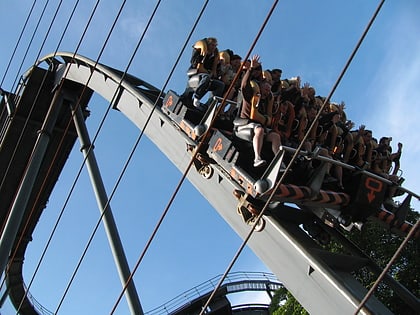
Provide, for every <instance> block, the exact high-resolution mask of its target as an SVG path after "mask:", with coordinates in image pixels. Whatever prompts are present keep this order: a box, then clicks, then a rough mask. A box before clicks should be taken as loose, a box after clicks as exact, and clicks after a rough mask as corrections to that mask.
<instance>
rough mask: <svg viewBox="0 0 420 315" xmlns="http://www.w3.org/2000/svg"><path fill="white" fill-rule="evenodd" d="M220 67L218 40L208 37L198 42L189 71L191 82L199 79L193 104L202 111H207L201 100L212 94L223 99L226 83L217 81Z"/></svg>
mask: <svg viewBox="0 0 420 315" xmlns="http://www.w3.org/2000/svg"><path fill="white" fill-rule="evenodd" d="M218 65H219V51H218V49H217V39H216V38H214V37H207V38H204V39H202V40H199V41H197V42H196V43H195V44H194V46H193V52H192V56H191V65H190V68H189V70H188V76H189V81H190V80H191V79H195V78H196V79H198V80H199V83H198V86H197V87H196V88H195V92H194V95H193V104H194V106H195V107H196V108H198V109H200V110H206V109H207V108H206V107H203V106H202V105H201V103H200V100H201V98H202V97H203V96H204V95H205V94H206V93H207V92H212V93H213V95H214V96H219V97H221V96H222V95H223V91H224V87H225V85H224V83H223V82H222V81H220V80H217V76H218V73H217V67H218Z"/></svg>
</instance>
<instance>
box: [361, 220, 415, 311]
mask: <svg viewBox="0 0 420 315" xmlns="http://www.w3.org/2000/svg"><path fill="white" fill-rule="evenodd" d="M419 227H420V220H417V222H416V224H415V225H414V226H413V228H412V229H411V230H410V232H408V234H407V236H406V237H405V238H404V240H403V241H402V242H401V244H400V246H399V247H398V248H397V250H396V251H395V253H394V255H392V257H391V259H390V260H389V262H388V263H387V265H386V266H385V268H384V269H383V270H382V272H381V274H380V275H379V276H378V278H377V279H376V281H375V283H374V284H373V285H372V287H371V288H370V289H369V291H368V292H367V293H366V295H365V297H364V298H363V299H362V301H361V302H360V304H359V306H358V307H357V309H356V311H355V312H354V315H357V314H359V312H360V310H361V309H362V308H363V306H364V305H365V304H366V302H367V300H369V298H370V297H371V296H372V294H373V293H374V292H375V290H376V288H377V287H378V285H379V283H380V282H381V281H382V279H383V278H384V277H385V275H386V273H387V272H388V270H389V269H390V268H391V266H392V264H393V263H394V262H395V261H396V260H397V258H398V256H399V255H400V253H401V251H402V250H403V249H404V247H405V245H406V244H407V243H408V241H409V240H410V238H411V237H412V236H413V235H414V233H416V232H417V229H418V228H419Z"/></svg>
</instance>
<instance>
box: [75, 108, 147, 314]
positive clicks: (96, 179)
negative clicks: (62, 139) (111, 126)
mask: <svg viewBox="0 0 420 315" xmlns="http://www.w3.org/2000/svg"><path fill="white" fill-rule="evenodd" d="M73 111H74V112H75V115H74V116H73V117H74V119H73V120H74V124H75V126H76V130H77V135H78V136H79V141H80V144H81V150H82V152H83V156H84V157H85V159H86V165H87V169H88V172H89V176H90V179H91V182H92V187H93V190H94V192H95V196H96V201H97V203H98V207H99V210H100V212H101V215H103V216H102V220H103V223H104V226H105V230H106V233H107V236H108V241H109V244H110V246H111V250H112V254H113V256H114V260H115V264H116V265H117V269H118V273H119V276H120V280H121V283H122V285H123V288H125V286H126V285H127V289H126V291H125V295H126V299H127V302H128V305H129V307H130V310H131V314H133V315H143V310H142V307H141V304H140V299H139V297H138V294H137V291H136V287H135V285H134V281H133V280H132V279H130V274H131V272H130V268H129V266H128V263H127V259H126V256H125V253H124V249H123V246H122V243H121V239H120V236H119V234H118V229H117V226H116V224H115V220H114V217H113V215H112V212H111V207H110V205H109V202H108V197H107V194H106V191H105V187H104V184H103V181H102V178H101V175H100V171H99V167H98V163H97V162H96V158H95V154H94V152H93V146H92V144H91V142H90V139H89V134H88V131H87V128H86V125H85V120H84V117H83V113H82V110H81V108H80V106H77V108H76V110H74V109H73ZM129 279H130V280H129ZM128 281H129V282H128Z"/></svg>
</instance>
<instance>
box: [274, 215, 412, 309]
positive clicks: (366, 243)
mask: <svg viewBox="0 0 420 315" xmlns="http://www.w3.org/2000/svg"><path fill="white" fill-rule="evenodd" d="M419 218H420V214H419V213H418V212H415V211H410V212H409V214H408V216H407V221H408V222H413V223H415V222H417V221H418V220H419ZM346 236H347V238H348V239H349V240H351V241H352V242H353V243H354V244H356V245H357V246H358V247H359V248H360V249H361V250H362V251H363V252H364V253H365V254H366V255H367V256H369V257H370V258H371V259H372V260H373V261H374V262H375V263H376V264H377V265H378V266H379V267H380V268H385V267H386V265H387V264H388V262H389V261H390V259H391V258H392V256H393V255H394V253H395V252H396V251H397V249H398V247H399V246H400V245H401V243H402V242H403V240H404V237H400V236H397V235H395V234H393V233H390V231H389V230H387V229H385V228H384V227H383V226H380V225H379V224H376V223H374V222H367V223H366V224H365V225H364V227H363V229H362V231H361V232H357V231H352V232H349V233H346ZM325 249H327V250H329V251H331V252H335V253H345V254H350V253H349V252H348V251H347V250H346V249H345V248H344V247H343V246H342V245H341V244H340V243H338V242H334V241H332V242H331V243H330V244H329V245H328V246H325ZM419 266H420V241H419V240H418V239H414V240H413V239H412V240H410V241H409V242H408V243H407V245H406V246H405V248H404V249H403V250H402V251H401V253H400V255H399V256H398V258H397V259H396V261H395V262H394V264H393V265H392V266H391V268H390V270H389V274H390V275H391V276H392V277H393V278H394V279H395V280H397V281H398V282H400V283H401V284H402V285H403V286H405V287H406V288H407V289H408V290H409V291H410V292H411V293H412V294H413V295H415V296H416V297H419V296H420V272H419ZM354 275H355V277H356V278H357V279H358V280H359V281H360V282H361V283H362V284H363V285H364V286H365V287H366V288H368V289H369V288H371V287H372V285H373V284H374V283H375V281H376V280H377V278H378V276H379V275H378V274H374V273H373V272H372V271H371V270H369V269H368V268H361V269H360V270H357V272H355V273H354ZM374 295H375V296H376V297H377V298H378V299H379V300H380V301H381V302H382V303H383V304H384V305H385V306H386V307H388V308H389V310H391V311H392V312H393V313H394V314H395V315H406V314H413V309H412V308H410V307H409V306H408V305H407V303H405V302H404V301H403V300H402V299H401V298H400V297H399V296H398V295H397V294H396V293H395V292H393V290H392V289H391V288H390V287H389V286H388V285H387V284H386V283H385V282H384V281H382V282H381V283H380V285H379V286H378V287H377V289H376V291H375V293H374ZM270 314H272V315H306V314H308V313H307V312H306V311H305V309H304V308H303V307H302V306H301V305H300V304H299V302H298V301H297V300H296V299H295V298H294V297H293V296H292V295H291V293H290V292H288V291H287V289H286V288H281V289H280V290H278V291H277V292H276V294H275V295H274V298H273V300H272V303H271V306H270Z"/></svg>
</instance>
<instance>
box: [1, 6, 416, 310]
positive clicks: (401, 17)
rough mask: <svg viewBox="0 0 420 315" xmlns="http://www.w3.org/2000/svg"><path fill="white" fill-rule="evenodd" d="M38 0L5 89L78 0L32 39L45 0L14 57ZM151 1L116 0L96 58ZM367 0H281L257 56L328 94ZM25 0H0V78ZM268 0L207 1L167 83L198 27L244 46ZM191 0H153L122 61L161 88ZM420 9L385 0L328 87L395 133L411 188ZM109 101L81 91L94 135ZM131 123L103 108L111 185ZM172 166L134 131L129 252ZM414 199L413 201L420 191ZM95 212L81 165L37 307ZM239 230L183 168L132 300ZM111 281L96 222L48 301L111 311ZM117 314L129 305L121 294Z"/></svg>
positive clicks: (71, 35)
mask: <svg viewBox="0 0 420 315" xmlns="http://www.w3.org/2000/svg"><path fill="white" fill-rule="evenodd" d="M44 2H45V1H37V4H36V6H35V9H34V13H33V15H32V18H31V20H30V21H29V23H28V26H27V29H26V32H25V33H24V34H23V37H22V40H21V43H20V46H19V47H18V50H17V52H16V55H15V59H13V61H12V64H11V66H10V69H9V71H8V73H7V75H6V77H5V80H4V82H3V85H2V88H3V89H5V90H10V89H11V88H12V86H13V82H14V81H15V78H16V76H18V75H21V74H22V73H23V72H24V71H26V70H27V69H28V68H29V67H30V66H31V65H32V64H33V63H34V62H35V60H36V58H37V57H38V56H39V57H42V56H44V55H46V54H49V53H53V52H54V51H55V50H56V48H57V43H58V40H59V38H60V36H61V34H62V32H63V27H64V26H65V23H66V22H67V19H68V16H69V13H70V12H71V10H72V8H73V5H74V2H75V1H64V3H63V8H62V9H61V10H60V11H59V13H58V17H57V20H56V22H55V23H54V26H53V28H52V30H51V32H50V35H49V37H48V38H47V40H46V42H45V45H44V47H43V48H42V50H41V52H40V49H41V43H42V41H43V39H44V36H45V33H46V31H47V28H48V27H49V24H50V21H51V18H52V14H53V13H54V11H55V9H56V6H57V3H58V2H59V1H50V2H51V3H50V4H49V6H48V7H47V10H46V13H45V17H44V19H43V20H42V22H41V24H40V26H39V29H38V31H37V33H36V35H35V37H34V40H33V43H32V45H31V47H30V49H29V50H28V53H27V55H26V58H25V59H23V58H24V55H25V51H26V49H27V47H28V44H29V41H30V39H31V36H32V33H33V31H34V28H35V26H36V23H37V21H38V17H39V15H40V13H41V10H42V8H43V6H44ZM80 2H81V3H80V7H79V8H78V9H77V11H76V13H75V16H74V18H73V20H72V22H71V24H70V27H69V31H67V33H66V34H65V37H64V41H63V42H62V44H61V45H60V47H59V48H58V50H59V51H70V52H73V51H74V50H75V49H76V45H77V43H78V41H79V38H80V36H81V34H82V31H83V29H84V27H85V25H86V23H87V19H88V17H89V15H90V12H91V10H92V8H93V5H94V2H95V1H93V0H89V1H80ZM155 2H156V1H128V2H127V4H126V6H125V8H124V10H123V12H122V15H121V17H120V19H119V21H118V23H117V25H116V29H115V31H114V33H113V34H112V35H111V38H110V40H109V43H108V45H107V46H106V48H105V50H104V53H103V55H102V57H101V59H100V62H101V63H103V64H106V65H109V66H111V67H114V68H118V69H121V70H124V69H125V68H126V66H127V63H128V61H129V59H130V57H131V55H132V53H133V51H134V48H135V46H136V44H137V42H138V39H139V37H140V36H141V34H142V33H143V29H144V27H145V25H146V23H147V21H148V18H149V15H150V14H151V13H152V10H153V8H154V6H155ZM378 3H379V1H366V0H353V1H336V0H321V1H312V0H298V1H290V0H283V1H279V3H278V5H277V8H276V10H275V12H274V14H273V16H272V18H271V20H270V21H269V23H268V24H267V26H266V29H265V31H264V33H263V34H262V36H261V38H260V41H259V42H258V44H257V46H256V48H255V50H254V51H253V53H258V54H259V55H260V56H261V61H262V65H263V67H264V68H265V69H271V68H281V69H283V77H286V78H287V77H293V76H297V75H300V76H301V78H302V81H303V82H310V83H311V85H313V86H314V87H315V88H316V90H317V94H319V95H324V96H326V95H328V93H329V92H330V90H331V88H332V86H333V84H334V83H335V81H336V79H337V77H338V75H339V73H340V72H341V70H342V68H343V66H344V65H345V63H346V61H347V59H348V57H349V56H350V54H351V52H352V50H353V49H354V47H355V45H356V43H357V41H358V40H359V38H360V36H361V34H362V32H363V31H364V29H365V27H366V25H367V23H368V21H369V19H370V18H371V16H372V14H373V12H374V11H375V9H376V7H377V5H378ZM31 5H32V1H27V0H26V1H23V0H16V1H13V2H12V1H8V2H7V4H6V1H4V0H3V1H2V3H1V12H2V17H1V19H0V29H1V30H2V44H1V45H0V57H1V61H0V77H1V78H3V76H4V74H5V71H6V66H7V64H8V62H9V60H10V57H11V55H12V52H13V49H14V47H15V44H16V42H17V39H18V36H19V34H20V32H21V29H22V27H23V24H24V22H25V19H26V17H27V14H28V12H29V8H30V6H31ZM271 5H272V2H271V1H255V0H254V1H250V0H241V1H226V0H225V1H221V0H214V1H210V3H209V5H208V7H207V10H206V11H205V13H204V15H203V17H202V19H201V21H200V22H199V24H198V26H197V29H196V31H195V33H194V35H193V37H192V39H191V40H190V43H189V44H188V48H187V50H186V51H185V53H184V55H183V57H182V60H181V62H180V64H179V66H178V67H177V69H176V71H175V74H174V76H173V78H172V79H171V81H170V83H169V85H168V87H167V89H166V90H168V89H173V90H176V91H178V92H182V91H183V89H184V87H185V79H186V76H185V70H186V68H187V67H188V60H189V57H190V54H191V45H192V44H193V43H194V42H195V41H196V40H198V39H201V38H203V37H206V36H214V37H217V38H218V41H219V49H220V50H222V49H227V48H229V49H232V50H233V51H235V52H236V53H238V54H239V55H241V56H245V54H246V53H247V52H248V50H249V47H250V45H251V43H252V42H253V40H254V37H255V36H256V34H257V32H258V30H259V28H260V26H261V24H262V22H263V20H264V18H265V16H266V15H267V13H268V11H269V9H270V7H271ZM201 6H202V1H192V0H190V1H186V0H178V1H162V4H161V6H160V8H159V9H158V11H157V13H156V16H155V19H154V20H153V21H152V24H151V27H150V29H149V31H148V32H147V34H146V36H145V39H144V41H143V43H142V44H141V46H140V49H139V51H138V53H137V55H136V57H135V59H134V62H133V64H132V65H131V67H130V69H129V71H128V72H129V73H131V74H133V75H135V76H138V77H140V78H142V79H144V80H146V81H148V82H149V83H151V84H153V85H155V86H156V87H158V88H161V87H162V86H163V84H164V83H165V81H166V79H167V76H168V73H169V71H170V69H171V68H172V66H173V64H174V62H175V60H176V58H177V56H178V52H179V49H180V48H181V47H182V45H183V43H184V41H185V39H186V37H187V35H188V33H189V31H190V28H191V27H192V25H193V23H194V21H195V19H196V17H197V15H198V12H199V10H200V8H201ZM119 7H120V1H111V0H106V1H101V3H100V4H99V8H98V12H97V14H96V15H95V16H94V18H93V21H92V25H91V27H90V28H89V29H88V31H87V34H86V36H85V38H84V40H83V42H82V45H81V48H80V50H79V54H81V55H84V56H86V57H89V58H91V59H93V60H96V59H97V58H98V54H99V51H100V50H101V48H102V45H103V42H104V40H105V38H106V37H107V35H108V32H109V28H110V27H111V25H112V23H113V21H114V19H115V16H116V14H117V12H118V10H119ZM419 16H420V3H419V2H418V1H417V0H405V1H398V0H388V1H386V2H385V4H384V6H383V8H382V10H381V12H380V14H379V16H378V18H377V20H376V21H375V23H374V24H373V27H372V29H371V30H370V32H369V34H368V36H367V37H366V39H365V41H364V42H363V44H362V46H361V48H360V50H359V52H358V53H357V55H356V57H355V59H354V61H353V63H352V64H351V65H350V68H349V70H348V71H347V74H346V75H345V77H344V79H343V80H342V82H341V84H340V86H339V87H338V89H337V91H336V93H335V94H334V95H333V97H332V100H333V101H336V102H341V101H344V102H345V103H346V113H347V116H348V117H349V119H351V120H353V121H355V122H356V124H357V125H360V124H365V125H366V126H367V127H368V128H369V129H372V130H373V133H374V136H375V137H377V138H380V137H382V136H392V137H393V139H394V141H393V143H392V145H393V147H394V148H396V144H397V142H402V143H403V144H404V148H403V156H402V161H401V168H402V169H403V170H404V177H405V178H406V181H405V187H407V188H408V189H411V190H413V191H415V192H417V193H419V191H420V189H419V187H420V182H419V179H418V178H419V175H420V173H419V167H418V164H417V158H418V156H419V154H420V142H419V139H420V132H419V129H418V122H419V121H420V111H419V108H420V105H419V100H420V89H419V86H420V41H419V40H418V34H419V31H420V20H419V19H418V17H419ZM22 62H23V66H22V67H21V69H19V68H20V66H21V63H22ZM107 106H108V103H107V102H105V101H104V100H103V99H101V98H100V97H98V96H95V97H93V98H92V100H91V102H90V109H91V111H92V115H91V117H90V118H89V120H88V128H89V130H90V132H91V136H92V137H93V135H94V134H95V132H96V130H97V127H98V124H99V121H100V120H101V119H102V116H103V114H104V111H105V109H106V108H107ZM138 134H139V130H138V129H137V128H135V127H134V126H133V125H132V124H131V123H130V122H129V121H128V119H126V118H125V117H123V116H122V115H121V114H120V113H117V112H115V113H114V112H113V113H111V114H110V115H109V117H108V118H107V120H106V123H105V125H104V127H103V130H102V132H101V133H100V135H99V137H98V139H97V142H96V144H95V153H96V156H97V160H98V163H99V166H100V168H101V171H102V175H103V177H104V181H105V185H106V188H107V191H108V192H111V190H112V189H113V188H114V185H115V181H116V179H117V177H118V176H119V174H120V172H121V170H122V167H123V165H124V163H125V161H126V159H127V157H128V154H129V152H130V150H131V148H132V146H133V144H134V141H135V139H136V138H137V136H138ZM82 160H83V157H82V155H81V153H80V152H79V150H78V144H77V145H76V147H75V149H74V150H73V153H72V155H71V158H70V159H69V161H68V163H67V165H66V168H65V170H64V171H63V173H62V175H61V177H60V179H59V181H58V183H57V185H56V187H55V190H54V192H53V195H52V196H51V199H50V202H49V204H48V206H47V208H46V210H45V212H44V214H43V216H42V217H41V220H40V222H39V224H38V226H37V229H36V231H35V234H34V240H33V241H32V242H31V243H30V245H29V247H28V250H27V256H26V260H25V264H24V272H25V279H26V280H27V282H29V280H30V279H31V277H32V273H33V270H34V268H35V266H36V264H37V262H38V260H39V255H40V253H41V251H42V250H43V247H44V246H45V243H46V240H47V238H48V237H49V235H50V233H51V229H52V226H53V224H54V223H55V220H56V219H57V215H58V213H59V212H60V211H61V209H62V207H63V205H64V200H65V198H66V197H67V194H68V192H69V188H70V187H71V185H72V182H73V180H74V178H75V176H76V172H77V171H78V169H79V167H80V165H81V163H82ZM180 177H181V173H180V172H179V171H178V170H177V169H175V167H174V166H173V165H171V163H170V162H169V161H168V160H167V159H166V157H165V156H164V155H163V154H161V153H160V151H159V150H158V149H157V148H156V147H155V146H154V145H153V144H151V143H150V141H148V140H147V139H146V138H144V139H143V140H142V141H141V143H140V146H139V147H138V149H137V151H136V153H135V156H134V158H133V160H132V162H131V163H130V166H129V168H128V170H127V172H126V174H125V175H124V177H123V180H122V182H121V183H120V185H119V187H118V189H117V191H116V193H115V196H114V197H113V200H112V201H111V207H112V209H113V213H114V217H115V219H116V222H117V225H118V228H119V232H120V236H121V239H122V241H123V244H124V247H125V250H126V254H127V257H128V260H129V263H130V265H131V266H133V265H134V264H135V262H136V261H137V259H138V257H139V255H140V253H141V252H142V250H143V247H144V245H145V243H146V241H147V239H148V238H149V236H150V233H151V231H152V230H153V228H154V226H155V224H156V222H157V219H158V218H159V216H160V215H161V213H162V211H163V209H164V207H165V205H166V204H167V202H168V198H169V197H170V196H171V195H172V193H173V190H174V188H175V186H176V184H177V183H178V181H179V179H180ZM412 205H413V206H414V207H415V208H416V209H417V210H419V203H418V202H413V204H412ZM232 211H236V210H235V209H232ZM98 217H99V211H98V208H97V205H96V201H95V197H94V194H93V191H92V189H91V185H90V181H89V178H88V175H87V172H86V171H84V172H83V175H82V178H81V179H80V182H79V183H78V185H77V187H76V189H75V191H74V193H73V195H72V197H71V199H70V202H69V204H68V206H67V208H66V210H65V212H64V216H63V218H62V221H61V222H60V224H59V226H58V229H57V232H56V235H55V237H54V239H53V242H52V244H51V246H50V248H49V250H48V252H47V254H46V257H45V260H44V262H43V264H42V266H41V268H40V270H39V272H38V274H37V275H36V277H35V281H34V284H33V285H32V287H31V290H30V291H31V293H32V294H33V295H34V296H35V298H37V299H38V300H39V302H40V303H41V304H42V305H44V306H45V307H46V308H47V309H50V310H52V311H53V310H55V308H56V306H57V303H58V301H59V300H60V299H61V296H62V295H63V292H64V289H65V287H66V285H67V283H68V281H69V277H70V275H71V274H72V273H73V270H74V269H75V266H76V263H77V262H78V260H79V257H80V255H81V253H82V251H83V249H84V247H85V246H86V243H87V240H88V238H89V236H90V234H91V231H92V229H93V227H94V226H95V224H96V222H97V220H98ZM241 242H242V241H241V240H240V239H239V237H238V236H237V235H236V234H235V233H234V232H233V230H232V229H231V228H230V227H229V226H228V225H227V223H225V222H224V221H223V219H222V218H221V217H220V216H219V215H218V213H217V212H216V211H214V210H213V209H212V207H211V206H210V205H209V204H208V203H207V201H206V200H205V199H204V198H203V197H202V196H201V195H200V194H199V193H198V192H197V191H196V190H195V189H194V188H193V187H192V186H191V185H190V184H189V183H187V182H186V183H185V184H184V185H183V187H182V189H181V191H180V192H179V194H178V196H177V197H176V199H175V202H174V203H173V206H172V208H171V210H170V211H169V214H168V216H167V218H166V219H165V221H164V223H163V225H162V227H161V229H160V231H159V233H158V235H157V237H156V239H155V241H154V242H153V244H152V246H151V248H150V250H149V251H148V253H147V254H146V256H145V258H144V260H143V263H142V264H141V265H140V268H139V269H138V271H137V273H136V275H135V277H134V279H135V282H136V287H137V290H138V292H139V295H140V300H141V303H142V306H143V309H144V310H145V311H147V310H150V309H152V308H154V307H156V306H158V305H160V304H161V303H163V302H166V301H167V300H169V299H171V298H173V297H175V296H176V295H178V294H180V293H181V292H183V291H185V290H188V289H190V288H191V287H193V286H196V285H198V284H200V283H202V282H204V281H206V280H207V279H210V278H212V277H214V276H215V275H217V274H222V273H224V271H225V269H226V267H227V265H228V264H229V262H230V261H231V259H232V257H233V256H234V254H235V252H236V251H237V249H238V247H239V245H240V244H241ZM233 270H234V271H242V270H244V271H267V268H266V267H265V266H264V264H263V263H262V262H261V261H260V260H259V259H258V258H257V257H256V256H255V255H254V254H253V253H252V252H251V251H250V250H249V249H246V250H245V251H244V252H243V254H242V255H241V257H240V258H239V260H238V262H237V263H236V264H235V266H234V268H233ZM285 272H287V270H285ZM120 291H121V284H120V281H119V278H118V275H117V272H116V268H115V265H114V261H113V258H112V256H111V252H110V250H109V246H108V241H107V238H106V235H105V232H104V230H103V228H100V229H99V231H98V233H97V235H96V236H95V238H94V241H93V243H92V245H91V247H90V249H89V251H88V254H87V256H86V257H85V259H84V261H83V263H82V266H81V268H80V270H79V272H78V274H77V275H76V279H75V280H74V283H73V285H72V287H71V288H70V290H69V292H68V294H67V297H66V298H65V300H64V303H63V305H62V307H61V309H60V312H59V313H60V314H65V315H66V314H108V313H109V312H110V310H111V309H112V306H113V305H114V303H115V300H116V298H117V297H118V295H119V294H120ZM116 314H128V309H127V306H126V302H125V300H124V299H123V300H122V301H121V303H120V305H119V307H118V309H117V312H116Z"/></svg>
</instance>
